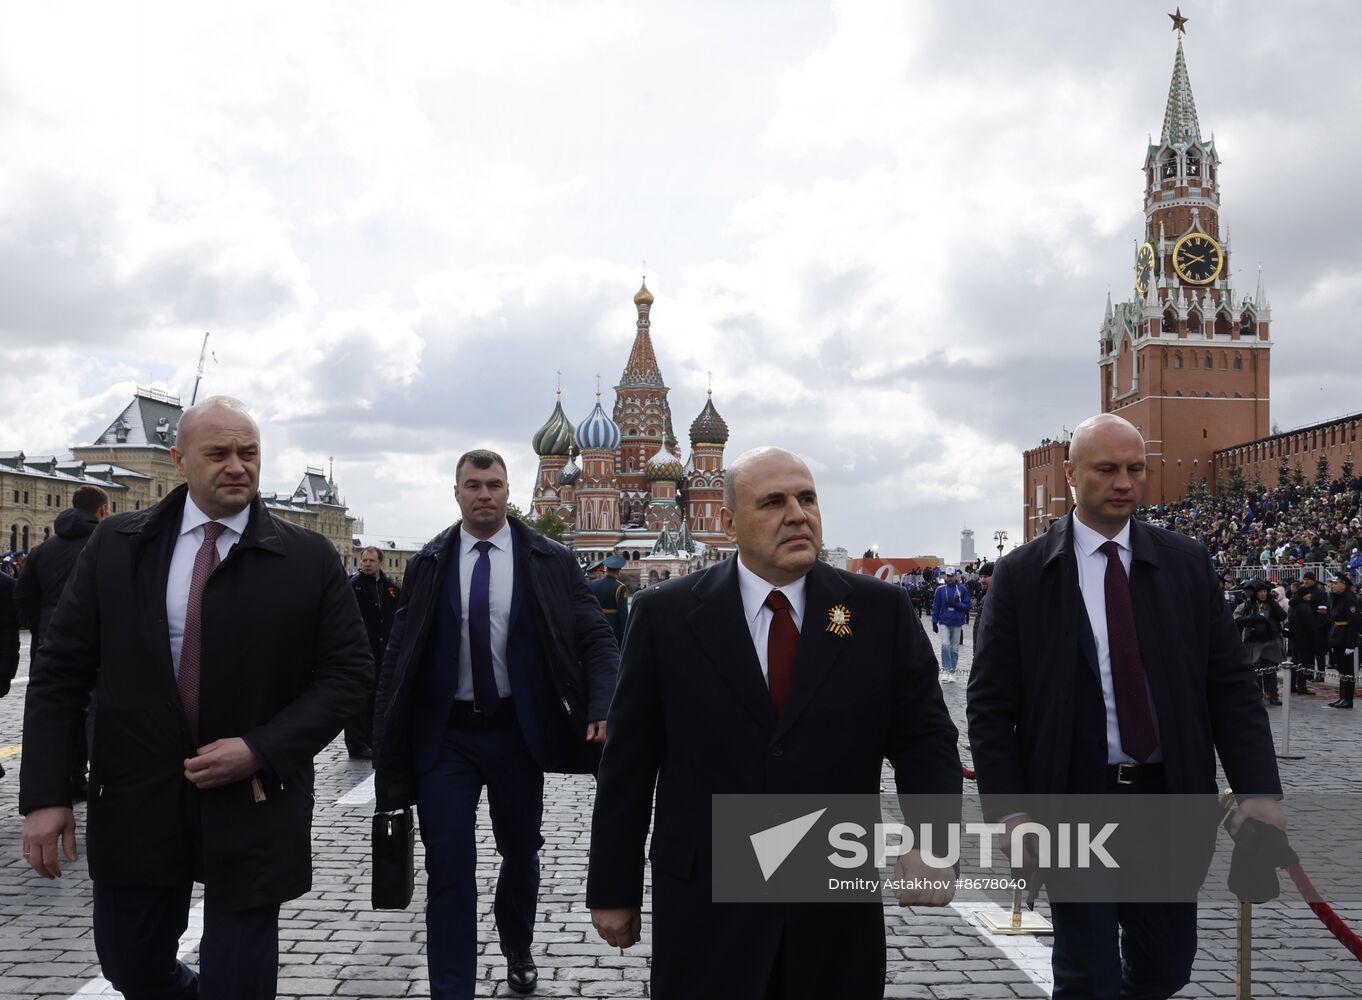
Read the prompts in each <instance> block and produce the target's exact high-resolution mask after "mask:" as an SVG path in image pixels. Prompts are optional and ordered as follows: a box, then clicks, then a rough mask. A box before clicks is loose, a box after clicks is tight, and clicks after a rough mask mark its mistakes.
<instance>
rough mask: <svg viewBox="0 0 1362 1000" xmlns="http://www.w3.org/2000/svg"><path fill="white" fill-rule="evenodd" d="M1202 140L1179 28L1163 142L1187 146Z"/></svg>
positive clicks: (1164, 119) (1169, 86) (1164, 114)
mask: <svg viewBox="0 0 1362 1000" xmlns="http://www.w3.org/2000/svg"><path fill="white" fill-rule="evenodd" d="M1200 140H1201V125H1200V124H1199V123H1198V122H1197V119H1196V101H1194V100H1193V99H1192V81H1191V80H1190V79H1188V77H1187V60H1186V58H1184V57H1183V54H1182V30H1181V29H1179V30H1178V52H1177V56H1176V57H1174V59H1173V79H1172V82H1171V83H1169V85H1168V107H1167V109H1166V110H1165V111H1164V113H1163V135H1162V142H1163V143H1164V144H1166V145H1170V146H1185V145H1187V144H1188V143H1190V142H1199V141H1200Z"/></svg>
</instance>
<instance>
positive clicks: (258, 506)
mask: <svg viewBox="0 0 1362 1000" xmlns="http://www.w3.org/2000/svg"><path fill="white" fill-rule="evenodd" d="M188 496H189V486H188V484H187V483H181V484H180V485H179V486H177V487H175V488H174V489H173V490H171V491H170V492H169V493H167V494H166V496H165V499H164V500H162V501H161V502H160V503H158V504H156V505H155V506H154V507H148V508H147V509H146V510H142V511H136V512H134V513H132V514H130V515H128V516H127V517H126V518H122V519H120V521H119V522H118V524H117V529H116V530H117V531H118V532H119V533H120V534H123V535H140V536H142V537H143V538H144V539H145V538H154V537H159V536H163V535H164V534H165V533H166V532H177V531H178V530H179V527H180V521H181V519H182V518H183V516H184V502H185V498H186V497H188ZM237 544H238V545H240V546H242V547H243V548H260V549H268V550H269V551H271V552H280V553H282V552H283V543H282V542H281V541H280V538H279V530H278V527H277V526H276V524H275V521H274V517H273V516H272V515H271V514H270V512H269V510H268V509H266V507H265V502H264V501H263V500H261V499H260V494H259V493H257V494H256V495H255V496H254V497H252V498H251V517H250V520H249V521H248V522H247V523H246V530H245V532H243V533H242V536H241V541H239V542H237Z"/></svg>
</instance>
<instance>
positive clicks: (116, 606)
mask: <svg viewBox="0 0 1362 1000" xmlns="http://www.w3.org/2000/svg"><path fill="white" fill-rule="evenodd" d="M260 453H261V449H260V431H259V429H258V428H257V427H256V424H255V421H254V420H253V419H251V416H250V414H249V413H247V412H246V410H245V407H244V406H243V405H242V404H241V403H240V402H238V401H237V400H235V399H231V398H229V397H226V396H214V397H212V398H210V399H206V400H204V401H203V402H202V403H199V404H198V405H197V406H192V407H190V408H189V409H188V410H186V411H185V412H184V414H183V416H182V417H181V418H180V422H179V426H178V428H177V433H176V439H175V443H174V446H173V447H172V448H171V449H170V454H171V458H172V459H174V461H175V465H176V467H177V468H178V469H179V471H180V473H181V474H182V475H183V476H184V479H185V484H184V485H183V486H180V487H178V488H177V489H175V490H172V491H171V492H170V493H169V494H168V495H167V496H166V497H165V499H163V500H162V501H161V502H160V503H158V504H156V506H154V507H151V508H148V509H147V510H141V511H132V512H127V513H123V514H115V515H113V516H112V517H109V518H106V519H104V520H103V521H101V522H100V524H99V526H98V527H97V528H96V529H95V530H94V533H93V534H92V535H91V536H90V540H89V542H88V543H87V544H86V546H85V548H84V549H83V550H82V552H81V554H80V557H79V559H78V560H77V562H76V566H75V570H74V571H73V573H72V575H71V579H70V581H69V582H68V584H67V586H66V589H65V590H64V591H63V593H62V597H61V600H60V602H59V603H58V605H57V608H56V611H55V612H54V613H53V616H52V620H51V623H50V624H49V626H48V628H47V631H46V633H45V635H44V640H43V644H42V648H41V650H39V652H38V654H37V656H36V658H35V662H34V669H33V671H32V680H31V681H30V683H29V686H28V697H27V702H26V705H25V714H24V759H23V769H22V774H21V780H20V790H19V809H20V811H21V812H22V813H24V815H25V819H24V831H23V854H24V858H25V859H26V860H27V861H28V863H29V864H30V865H31V866H32V867H33V869H34V871H36V872H38V874H40V875H42V876H44V877H45V878H56V877H58V876H60V875H61V865H60V862H59V859H58V850H59V849H60V850H61V851H62V852H63V853H64V855H65V857H66V859H67V860H68V861H74V860H75V859H76V851H75V848H76V823H75V818H74V816H73V814H72V811H71V799H70V786H69V783H68V781H67V776H68V774H69V773H70V770H71V764H72V761H71V759H70V758H71V754H72V747H73V745H74V740H73V735H74V731H75V730H76V728H77V727H79V726H80V724H81V710H82V709H83V707H84V705H85V702H86V699H87V698H88V696H89V694H90V692H91V691H92V690H93V691H94V692H95V695H96V701H97V704H98V710H97V712H96V713H95V723H94V737H93V740H92V742H91V744H90V805H89V813H88V822H89V838H88V847H89V851H90V877H91V880H92V881H93V883H94V930H95V949H96V951H97V952H98V954H99V961H100V965H101V967H102V969H103V972H104V975H105V977H106V978H107V979H108V980H109V981H110V982H111V983H112V984H113V985H114V986H115V987H116V988H117V989H118V990H120V991H121V992H122V994H123V995H124V996H126V997H129V998H135V997H176V998H186V1000H188V998H193V997H204V998H212V997H234V998H262V1000H263V998H267V997H271V998H272V997H273V996H274V995H275V986H276V980H277V973H278V965H279V905H280V904H281V903H283V902H285V901H287V900H290V899H295V898H297V897H298V896H301V895H303V893H305V892H307V891H308V889H309V888H311V882H312V845H311V836H310V830H311V819H312V805H313V799H312V792H313V770H312V759H313V757H314V756H316V754H317V752H318V751H319V750H321V749H322V748H323V747H324V746H326V745H327V743H329V742H330V741H331V740H332V738H334V737H335V735H336V734H337V733H338V732H339V731H340V729H341V727H342V726H343V725H344V724H345V722H346V721H347V720H348V719H349V718H351V717H352V716H353V715H354V714H355V712H356V711H357V709H358V708H359V706H360V704H361V701H362V699H363V696H364V693H365V691H366V690H367V689H368V686H369V683H370V682H369V672H370V660H371V657H370V653H369V644H368V641H367V639H366V637H365V633H364V626H363V624H362V623H361V621H360V616H359V609H358V608H357V607H356V606H355V602H354V599H353V598H352V597H351V596H350V593H349V585H348V583H347V581H346V578H345V573H344V570H343V569H342V566H341V561H340V557H339V556H338V554H337V553H336V551H335V549H334V548H333V547H332V545H331V543H330V542H328V541H327V540H326V538H325V537H323V536H322V535H319V534H317V533H316V532H313V531H308V530H306V529H304V528H297V527H294V526H293V525H290V524H288V523H286V522H284V521H282V520H277V519H276V518H274V517H273V516H271V514H270V512H269V511H268V510H267V509H266V508H265V505H264V504H263V503H262V502H261V500H260V497H259V495H258V494H257V492H256V486H257V482H258V480H259V476H260ZM195 882H201V883H203V887H204V893H203V903H204V917H203V940H202V943H201V944H200V946H199V971H198V972H194V971H192V970H190V969H189V968H188V967H186V966H185V965H184V963H182V962H180V961H179V960H178V958H177V957H176V952H177V948H178V942H179V939H180V936H181V935H182V934H183V933H184V930H185V927H186V926H187V923H188V918H189V906H190V897H191V894H192V892H193V888H194V883H195Z"/></svg>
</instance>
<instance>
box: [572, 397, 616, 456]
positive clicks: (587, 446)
mask: <svg viewBox="0 0 1362 1000" xmlns="http://www.w3.org/2000/svg"><path fill="white" fill-rule="evenodd" d="M619 446H620V429H619V425H618V424H616V423H615V421H613V420H611V419H610V418H609V417H608V416H606V414H605V411H604V410H603V409H601V398H600V394H599V393H598V394H597V396H596V406H595V408H594V409H593V410H592V411H591V412H590V413H589V414H587V417H586V419H585V420H583V421H582V422H581V423H580V424H578V425H577V450H578V452H584V451H601V450H604V451H614V450H615V449H616V448H618V447H619Z"/></svg>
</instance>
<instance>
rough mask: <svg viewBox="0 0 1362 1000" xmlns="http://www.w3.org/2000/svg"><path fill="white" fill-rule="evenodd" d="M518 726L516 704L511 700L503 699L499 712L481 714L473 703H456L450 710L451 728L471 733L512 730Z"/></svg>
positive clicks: (498, 708) (499, 705)
mask: <svg viewBox="0 0 1362 1000" xmlns="http://www.w3.org/2000/svg"><path fill="white" fill-rule="evenodd" d="M516 724H517V723H516V715H515V704H514V702H512V700H511V699H510V698H502V699H501V701H500V703H499V704H498V705H497V710H496V711H495V712H491V713H488V712H479V711H478V707H477V705H476V704H475V703H474V702H471V701H456V702H454V704H453V706H452V707H451V708H450V710H449V725H450V728H452V729H462V730H464V731H466V732H470V733H481V732H489V731H491V730H494V729H512V728H514V727H515V726H516Z"/></svg>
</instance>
